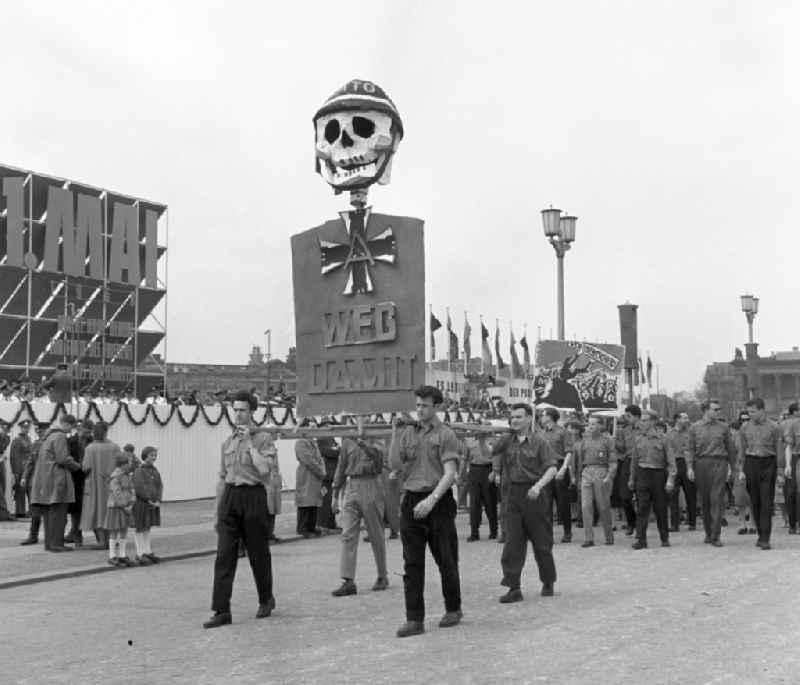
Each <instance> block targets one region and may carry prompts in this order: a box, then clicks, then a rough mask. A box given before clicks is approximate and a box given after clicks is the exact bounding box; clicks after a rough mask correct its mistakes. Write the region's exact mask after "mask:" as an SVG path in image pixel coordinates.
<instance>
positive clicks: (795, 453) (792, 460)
mask: <svg viewBox="0 0 800 685" xmlns="http://www.w3.org/2000/svg"><path fill="white" fill-rule="evenodd" d="M783 440H784V443H785V444H786V448H785V451H786V454H785V461H786V466H785V467H784V474H783V475H784V477H785V478H786V480H787V481H788V482H789V483H790V487H789V496H788V497H787V498H786V510H787V514H788V516H789V534H790V535H797V525H798V520H800V473H798V468H797V462H798V460H800V405H798V403H797V402H792V403H791V404H790V405H789V418H788V419H787V420H786V433H785V434H784V438H783Z"/></svg>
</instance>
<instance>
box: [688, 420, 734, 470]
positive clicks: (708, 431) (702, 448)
mask: <svg viewBox="0 0 800 685" xmlns="http://www.w3.org/2000/svg"><path fill="white" fill-rule="evenodd" d="M735 454H736V451H735V450H734V447H733V441H732V440H731V433H730V430H729V429H728V426H726V425H725V424H724V423H722V421H716V420H714V419H705V418H703V419H700V420H699V421H697V422H695V423H693V424H692V426H691V428H689V452H688V456H687V457H686V466H687V467H688V466H691V465H692V464H693V463H694V462H695V461H697V460H698V459H700V458H701V457H713V458H715V459H727V460H728V462H729V463H730V465H731V466H733V465H734V464H733V460H734V455H735Z"/></svg>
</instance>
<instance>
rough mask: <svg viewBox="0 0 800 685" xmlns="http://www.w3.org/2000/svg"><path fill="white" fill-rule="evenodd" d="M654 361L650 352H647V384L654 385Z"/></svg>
mask: <svg viewBox="0 0 800 685" xmlns="http://www.w3.org/2000/svg"><path fill="white" fill-rule="evenodd" d="M652 380H653V362H652V360H651V359H650V353H649V352H648V353H647V385H653V383H652Z"/></svg>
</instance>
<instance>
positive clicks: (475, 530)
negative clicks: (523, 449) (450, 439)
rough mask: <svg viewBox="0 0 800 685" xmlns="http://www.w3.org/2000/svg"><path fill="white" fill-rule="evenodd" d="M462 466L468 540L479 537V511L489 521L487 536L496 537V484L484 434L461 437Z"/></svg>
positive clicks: (474, 539) (490, 451)
mask: <svg viewBox="0 0 800 685" xmlns="http://www.w3.org/2000/svg"><path fill="white" fill-rule="evenodd" d="M464 468H465V469H467V483H468V484H469V525H470V535H469V537H468V538H467V542H475V541H476V540H480V526H481V517H482V512H483V511H484V510H485V511H486V518H487V519H488V521H489V539H490V540H496V539H497V486H496V485H495V484H494V482H493V481H492V480H490V479H489V476H491V475H492V448H491V447H490V446H489V444H488V443H487V441H486V438H485V437H484V436H478V437H468V438H466V439H465V440H464Z"/></svg>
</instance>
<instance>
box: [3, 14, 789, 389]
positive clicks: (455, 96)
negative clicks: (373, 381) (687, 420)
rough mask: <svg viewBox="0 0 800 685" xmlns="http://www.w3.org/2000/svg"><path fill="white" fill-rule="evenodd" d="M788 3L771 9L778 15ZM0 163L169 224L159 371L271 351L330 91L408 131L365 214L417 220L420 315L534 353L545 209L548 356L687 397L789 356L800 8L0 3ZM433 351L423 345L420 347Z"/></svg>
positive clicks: (280, 328)
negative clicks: (390, 107)
mask: <svg viewBox="0 0 800 685" xmlns="http://www.w3.org/2000/svg"><path fill="white" fill-rule="evenodd" d="M793 5H794V6H793ZM2 14H3V19H2V23H3V31H2V47H3V55H4V56H3V67H2V80H1V81H0V83H1V84H2V86H1V87H2V102H3V105H2V114H0V121H2V123H3V131H4V135H3V145H2V152H0V162H4V163H8V164H12V165H15V166H20V167H24V168H29V169H33V170H36V171H40V172H43V173H51V174H55V175H59V176H64V177H67V178H71V179H74V180H79V181H84V182H87V183H90V184H93V185H97V186H102V187H106V188H110V189H114V190H117V191H120V192H123V193H127V194H131V195H137V196H141V197H145V198H149V199H153V200H156V201H160V202H164V203H166V204H168V205H169V208H170V243H169V248H170V262H169V269H170V272H169V318H168V336H169V347H168V356H169V359H170V360H171V361H184V362H199V361H205V362H217V363H244V362H245V361H246V359H247V354H248V351H249V348H250V346H251V345H253V344H262V345H263V340H264V337H263V332H264V330H265V329H266V328H271V329H272V331H273V338H272V351H273V355H274V356H278V357H283V356H285V354H286V351H287V348H288V347H289V346H290V345H292V344H293V337H294V325H293V303H292V295H291V258H290V249H289V238H290V236H291V235H292V234H293V233H297V232H299V231H301V230H304V229H307V228H310V227H312V226H315V225H318V224H320V223H322V222H323V221H324V220H327V219H329V218H332V217H333V216H335V213H336V211H338V210H340V209H343V208H345V207H346V196H344V195H342V196H339V197H335V196H334V195H333V193H332V191H331V189H330V188H329V186H328V185H327V184H325V182H324V181H323V180H322V179H321V177H319V176H317V175H316V174H315V173H314V140H313V130H312V126H311V117H312V115H313V114H314V112H315V110H316V109H317V108H318V107H319V105H320V104H321V103H322V102H323V101H324V99H325V98H326V97H327V96H328V95H329V94H330V93H331V92H332V91H333V90H335V89H336V88H337V87H339V86H340V85H342V84H343V83H345V82H346V81H348V80H349V79H351V78H363V79H369V80H373V81H375V82H376V83H378V84H380V85H381V86H382V87H383V88H385V89H386V91H387V92H388V93H389V95H390V96H391V97H392V99H393V100H394V101H395V103H396V105H397V107H398V108H399V110H400V113H401V115H402V118H403V122H404V125H405V139H404V140H403V142H402V143H401V145H400V149H399V151H398V153H397V156H396V159H395V162H394V169H393V178H392V184H391V185H389V186H386V187H377V188H374V189H373V190H372V191H371V193H370V202H371V204H372V205H373V207H374V209H375V211H379V212H384V213H389V214H392V213H396V214H402V215H410V216H417V217H420V218H422V219H424V220H425V230H426V254H427V256H426V259H427V269H428V275H427V291H428V299H429V301H430V302H431V303H432V304H433V307H434V311H435V313H437V315H438V316H439V318H440V319H442V320H443V321H444V315H445V307H447V306H449V307H450V309H451V312H452V314H453V318H454V323H455V326H456V328H457V330H458V332H459V337H460V334H461V329H462V328H463V312H464V310H467V311H468V312H469V314H470V320H471V323H472V325H473V330H474V331H475V334H474V337H473V341H472V346H473V349H477V347H478V343H479V338H478V334H477V330H478V326H477V320H478V315H479V314H483V315H484V317H485V318H486V319H487V320H488V322H490V324H491V326H492V328H493V326H494V320H495V319H496V318H499V319H500V320H501V327H502V332H503V336H504V342H503V346H504V349H506V348H507V335H508V333H507V331H508V325H509V321H513V322H514V326H515V329H516V330H515V332H516V334H517V337H518V338H519V337H520V336H521V332H522V330H521V329H522V325H523V324H525V323H527V325H528V337H529V338H531V339H535V337H536V330H537V326H541V328H542V333H543V337H547V336H548V335H549V334H550V331H551V330H552V331H553V332H555V329H556V309H555V307H556V298H555V283H556V277H555V257H554V254H553V250H552V248H551V247H550V246H549V245H548V244H547V242H546V240H545V238H544V236H543V232H542V226H541V218H540V214H539V212H540V210H541V209H543V208H545V207H547V206H549V205H550V204H552V205H553V206H555V207H560V208H561V209H564V210H568V211H569V212H571V213H574V214H576V215H577V216H578V217H579V220H578V224H577V240H576V243H575V246H574V248H573V250H572V251H571V252H570V253H569V254H568V255H567V258H566V274H567V288H566V302H567V304H566V321H567V323H566V327H567V335H568V337H572V336H573V334H574V335H575V336H577V337H578V338H580V339H583V338H586V339H589V340H596V341H600V342H603V341H608V342H618V341H619V322H618V315H617V308H616V305H617V304H620V303H623V302H625V301H630V302H632V303H637V304H638V305H639V324H640V329H639V341H640V347H641V349H642V351H643V352H644V353H645V354H646V352H647V351H648V350H649V351H650V354H651V356H652V359H653V362H654V364H657V365H658V366H659V368H660V379H661V386H662V388H666V389H668V390H669V391H670V392H672V391H676V390H681V389H691V388H693V387H695V386H696V385H697V383H698V382H699V381H700V380H701V378H702V374H703V370H704V368H705V365H706V364H708V363H709V362H711V361H720V360H727V359H730V358H731V357H732V356H733V350H734V347H735V346H737V345H739V346H742V345H743V342H744V341H745V338H746V323H745V320H744V315H743V314H742V313H741V311H740V305H739V295H741V294H742V293H744V292H748V291H752V292H753V293H754V294H756V295H758V296H760V298H761V311H760V313H759V315H758V318H757V320H756V340H757V341H758V342H760V344H761V347H760V351H761V353H762V354H767V353H769V352H771V351H774V350H785V349H790V348H791V346H792V345H796V344H800V331H799V330H798V329H799V328H800V324H798V317H797V286H796V279H797V271H798V261H799V257H800V237H799V234H798V231H797V230H796V228H793V227H795V226H796V225H797V222H798V220H799V219H800V199H798V193H797V183H798V162H800V145H799V143H800V133H799V131H800V128H799V127H798V122H799V121H800V95H798V88H797V84H798V82H800V78H798V77H799V76H800V74H799V73H798V72H799V71H800V48H798V45H800V43H798V41H797V39H796V37H797V35H798V31H799V30H800V21H799V20H800V7H799V6H797V5H796V4H795V3H791V2H769V3H764V2H755V1H752V2H730V1H726V2H689V1H687V2H634V1H631V2H604V3H597V2H589V1H586V2H570V3H555V2H520V3H502V2H492V3H486V2H463V3H451V2H425V3H422V2H420V3H411V2H396V1H395V2H389V1H386V2H379V1H377V0H372V1H371V2H353V1H352V0H351V1H350V2H345V3H330V2H326V3H322V2H319V3H304V2H297V1H294V2H291V3H255V2H253V3H243V2H240V3H235V2H219V3H203V2H196V1H193V2H185V3H179V2H168V3H164V2H159V3H155V2H154V3H144V2H137V3H130V2H125V3H123V2H108V1H104V2H98V3H86V2H76V3H63V2H58V3H53V2H37V3H13V4H12V3H4V4H3V7H2ZM440 336H441V337H440V344H441V348H442V349H444V347H445V345H444V334H443V332H442V333H440Z"/></svg>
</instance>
